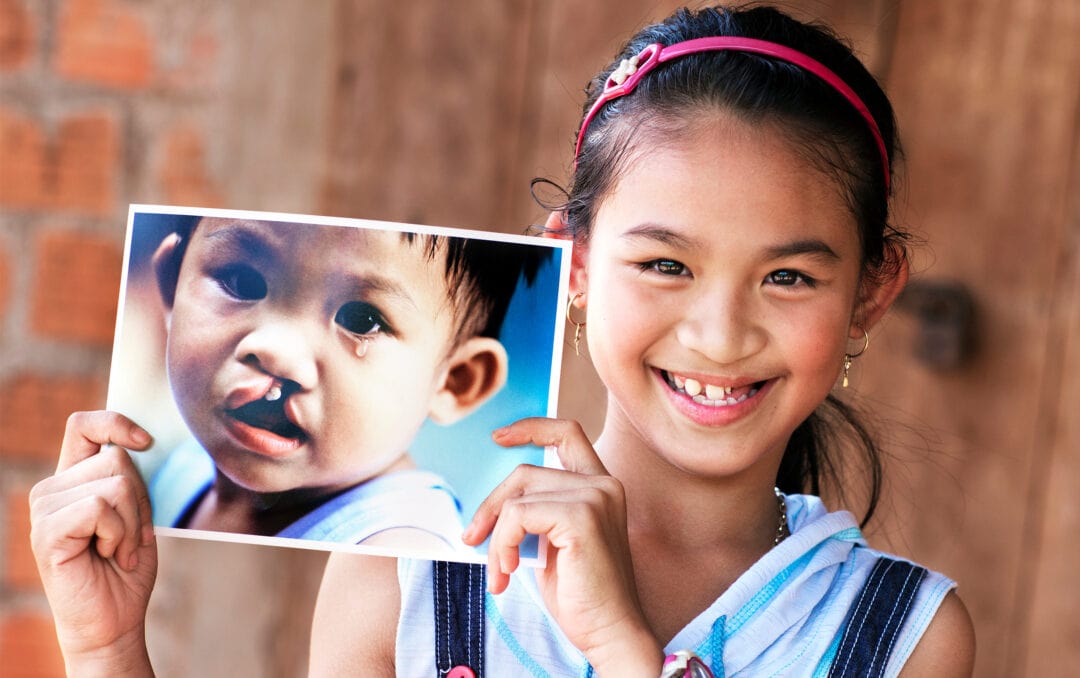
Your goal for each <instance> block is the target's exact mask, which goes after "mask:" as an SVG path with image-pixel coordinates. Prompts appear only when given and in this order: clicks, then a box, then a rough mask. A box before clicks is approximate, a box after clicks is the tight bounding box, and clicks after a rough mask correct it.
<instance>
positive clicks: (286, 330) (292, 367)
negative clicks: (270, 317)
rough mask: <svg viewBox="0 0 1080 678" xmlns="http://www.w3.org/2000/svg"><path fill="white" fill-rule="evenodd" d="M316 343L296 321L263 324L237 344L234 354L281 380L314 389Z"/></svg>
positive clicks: (246, 362)
mask: <svg viewBox="0 0 1080 678" xmlns="http://www.w3.org/2000/svg"><path fill="white" fill-rule="evenodd" d="M315 354H316V351H315V342H314V341H313V338H312V337H310V336H308V333H307V332H305V331H304V328H303V326H302V324H301V323H298V322H273V323H264V324H262V325H260V326H258V327H256V328H255V329H253V330H252V331H251V332H249V333H248V334H246V335H245V336H244V337H243V338H242V339H241V340H240V342H239V343H238V344H237V345H236V351H235V353H234V356H235V358H236V359H237V360H239V361H240V362H242V363H245V364H249V365H252V366H255V367H257V368H258V369H260V370H262V371H264V372H266V373H268V374H272V375H274V376H276V377H279V378H281V379H287V380H289V381H293V382H296V383H297V384H299V386H300V388H302V389H310V388H313V387H314V385H315V382H316V380H317V377H318V367H317V365H316V355H315Z"/></svg>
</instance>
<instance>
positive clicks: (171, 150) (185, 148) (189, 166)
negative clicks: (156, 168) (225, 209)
mask: <svg viewBox="0 0 1080 678" xmlns="http://www.w3.org/2000/svg"><path fill="white" fill-rule="evenodd" d="M163 143H164V153H163V154H162V166H161V171H160V172H159V175H158V176H159V179H160V181H161V185H162V189H163V191H162V192H163V193H164V195H165V200H166V202H168V203H169V204H171V205H188V206H194V207H220V206H221V205H222V203H223V200H222V196H221V191H220V190H219V189H218V187H217V186H216V184H215V183H214V182H213V181H212V180H211V178H210V176H209V173H208V172H207V169H206V145H205V143H204V142H203V138H202V135H201V134H200V133H199V132H198V130H196V129H195V128H193V127H191V126H189V125H186V124H181V125H178V126H177V127H174V128H173V129H172V130H170V131H169V132H167V133H166V134H165V137H164V142H163Z"/></svg>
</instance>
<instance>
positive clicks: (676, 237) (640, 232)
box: [619, 223, 695, 249]
mask: <svg viewBox="0 0 1080 678" xmlns="http://www.w3.org/2000/svg"><path fill="white" fill-rule="evenodd" d="M619 237H621V238H626V239H627V240H633V239H637V238H644V239H646V240H654V241H656V242H658V243H661V244H663V245H668V246H670V247H676V248H679V249H692V248H693V247H694V244H695V243H694V241H693V240H692V239H690V238H687V237H686V236H684V235H682V234H681V233H676V232H675V231H673V230H672V229H670V228H668V227H666V226H661V225H659V224H653V223H644V224H640V225H638V226H635V227H633V228H631V229H630V230H628V231H626V232H625V233H623V234H622V235H621V236H619Z"/></svg>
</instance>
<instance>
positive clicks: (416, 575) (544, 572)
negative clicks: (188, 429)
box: [40, 7, 974, 678]
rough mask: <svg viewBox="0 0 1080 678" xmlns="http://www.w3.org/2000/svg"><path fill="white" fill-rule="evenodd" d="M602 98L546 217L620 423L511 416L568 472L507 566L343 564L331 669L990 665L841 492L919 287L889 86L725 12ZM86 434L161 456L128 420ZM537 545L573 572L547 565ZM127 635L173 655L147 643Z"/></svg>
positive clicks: (769, 672) (752, 672) (928, 577)
mask: <svg viewBox="0 0 1080 678" xmlns="http://www.w3.org/2000/svg"><path fill="white" fill-rule="evenodd" d="M584 111H585V115H584V118H583V121H582V124H581V126H580V133H579V138H578V147H577V153H576V158H575V170H574V174H573V177H572V179H571V183H570V188H569V191H568V195H567V197H566V201H565V203H564V204H561V205H557V206H555V209H554V211H553V213H552V215H551V216H550V218H549V219H548V222H547V227H546V231H547V233H548V235H550V236H553V237H565V238H573V240H574V242H575V254H574V269H573V272H572V276H571V278H572V279H571V287H572V290H571V293H572V295H573V296H572V316H571V321H572V322H574V323H575V324H576V325H578V326H579V329H581V330H582V334H583V335H584V336H583V338H584V339H585V340H587V342H588V347H589V353H590V355H591V357H592V360H593V362H594V364H595V366H596V369H597V372H598V373H599V375H600V378H601V379H602V380H603V382H604V384H605V386H606V387H607V389H608V399H607V410H606V416H605V420H604V427H603V433H602V434H601V435H600V436H599V437H598V438H597V439H596V440H595V441H590V440H588V438H587V437H586V436H585V435H584V433H583V432H582V430H581V428H580V427H579V426H578V425H577V424H575V423H574V422H572V421H562V420H544V419H529V420H523V421H519V422H516V423H514V424H511V425H510V426H507V427H505V428H502V429H499V430H497V431H495V432H494V434H493V435H494V439H495V440H496V441H497V442H499V443H500V444H502V445H506V446H515V445H522V444H527V443H534V444H540V445H554V446H556V447H557V449H558V454H559V458H560V459H561V461H562V465H563V467H564V468H563V469H550V468H548V469H545V468H535V467H521V468H519V469H517V470H516V471H515V472H514V473H513V474H512V475H511V476H510V477H509V478H507V479H506V481H505V482H504V483H502V484H501V485H500V486H499V487H498V488H497V489H496V490H495V491H494V492H493V493H492V494H491V495H490V496H489V497H488V498H487V500H486V501H485V502H484V503H483V504H482V505H481V507H480V509H479V510H478V511H477V513H476V514H475V516H474V517H473V519H472V522H471V524H470V525H469V527H468V528H467V529H466V532H465V536H464V539H465V541H466V542H467V543H469V544H477V543H480V542H482V541H483V540H484V539H485V538H490V540H491V541H490V546H489V550H488V557H489V562H488V565H487V567H486V568H483V567H481V566H464V565H462V566H451V565H447V564H438V563H437V564H434V566H433V565H432V564H431V563H426V562H419V561H408V560H402V561H400V562H397V563H395V561H393V560H389V559H385V558H373V557H359V556H351V555H349V556H346V555H338V554H335V555H333V556H332V557H331V560H330V563H329V565H328V568H327V571H326V574H325V576H324V580H323V589H322V591H321V592H320V598H319V603H318V606H317V610H316V618H315V623H314V628H313V637H312V655H311V656H312V672H313V673H314V674H317V675H353V674H363V675H406V676H436V675H440V676H441V675H452V676H455V677H458V678H460V677H463V676H482V675H484V672H485V671H486V672H487V673H488V674H489V675H497V676H518V675H532V676H589V675H599V676H618V677H626V676H643V677H648V678H655V677H656V676H661V675H662V676H676V675H678V676H683V675H685V676H704V675H715V676H879V675H884V676H897V675H903V676H922V675H933V676H966V675H970V673H971V670H972V661H973V653H974V638H973V635H972V627H971V622H970V619H969V618H968V615H967V612H966V610H965V608H964V606H963V604H962V603H961V601H960V599H959V598H958V597H957V596H956V594H955V593H954V592H953V588H954V587H955V584H954V583H953V582H952V581H951V580H949V579H948V578H947V577H945V576H943V575H941V574H938V573H935V572H931V571H928V570H926V569H924V568H922V567H919V566H917V565H915V564H913V563H910V562H908V561H906V560H902V559H899V558H896V557H894V556H889V555H888V554H884V553H881V552H878V551H876V550H874V549H872V548H871V547H869V546H868V544H867V543H866V541H865V539H864V538H863V536H862V534H861V533H860V530H859V522H858V521H857V520H856V519H855V518H854V517H853V516H852V515H851V514H850V513H847V512H845V511H837V512H830V511H829V510H827V509H826V508H825V506H824V504H823V503H822V501H821V500H820V499H819V498H818V497H817V496H815V495H816V494H817V492H818V490H819V488H820V487H821V485H822V484H823V483H825V482H829V481H830V480H832V478H831V477H830V475H829V474H828V473H827V472H826V471H827V470H829V469H830V468H836V467H839V466H844V465H848V464H850V463H853V462H852V461H851V460H849V459H848V458H847V457H846V456H844V455H845V454H847V450H848V448H850V447H851V445H850V442H851V440H854V441H855V442H856V443H861V444H862V447H863V449H862V452H863V453H864V454H865V455H866V458H867V459H869V463H870V464H871V466H876V464H877V456H876V455H877V451H876V448H875V447H874V445H873V443H872V442H871V441H869V440H868V439H867V437H866V436H865V432H864V429H863V428H862V427H861V426H859V425H858V424H857V422H855V421H854V419H853V418H852V417H851V416H850V413H849V412H848V410H847V409H846V408H845V407H844V406H843V405H841V404H840V402H839V401H838V400H836V399H835V398H834V397H833V396H832V395H831V393H832V392H833V390H834V389H836V388H842V386H841V385H840V384H842V383H843V382H844V381H846V376H847V372H848V370H849V369H850V368H851V366H852V363H853V360H854V358H856V357H857V356H858V355H859V354H861V353H862V351H863V350H866V348H867V347H868V345H869V343H870V333H871V331H872V330H873V328H874V327H875V325H876V324H877V322H878V321H879V320H880V319H881V317H882V315H883V314H884V313H885V312H886V310H887V309H888V308H889V306H890V304H891V303H892V302H893V300H894V299H895V298H896V296H897V295H898V294H899V292H900V291H901V289H902V288H903V286H904V283H905V282H906V279H907V271H908V266H907V259H906V253H905V250H904V246H903V237H902V236H901V234H899V233H897V232H896V231H895V230H894V229H893V228H892V227H891V226H890V225H889V222H888V216H889V202H890V196H891V190H890V183H891V177H892V173H893V159H894V158H895V157H896V154H897V149H896V141H895V129H894V124H893V113H892V109H891V106H890V105H889V102H888V100H887V98H886V97H885V95H884V93H883V92H882V91H881V89H880V87H879V86H878V85H877V83H876V82H875V81H874V79H873V77H872V76H871V75H870V74H869V73H868V72H867V71H866V69H865V68H864V67H863V66H862V65H861V64H860V63H859V62H858V60H857V59H856V58H855V57H854V56H853V55H852V53H851V51H850V49H848V48H847V47H846V46H845V45H844V44H842V43H841V42H840V41H839V40H838V39H837V38H836V37H835V36H833V35H832V34H831V33H829V32H827V31H825V30H823V29H820V28H818V27H814V26H808V25H805V24H802V23H799V22H796V21H794V20H792V19H790V18H789V17H787V16H785V15H784V14H782V13H780V12H777V11H775V10H773V9H769V8H765V7H755V8H752V9H737V10H736V9H727V8H715V9H705V10H701V11H698V12H690V11H680V12H679V13H677V14H676V15H674V16H673V17H671V18H669V19H668V20H666V21H664V22H663V23H661V24H658V25H655V26H650V27H648V28H646V29H644V30H643V31H642V32H640V33H639V34H638V35H636V36H635V37H634V38H632V39H631V40H630V41H629V42H628V43H627V44H626V45H625V47H624V48H623V49H622V50H621V52H620V53H619V55H618V56H617V57H616V59H615V60H614V61H613V62H612V64H611V65H610V66H609V67H608V68H606V69H604V70H603V71H602V72H601V73H600V74H599V75H598V76H597V77H596V79H595V80H593V82H592V83H591V86H590V88H589V95H588V100H587V101H586V103H585V108H584ZM838 382H840V384H838ZM75 429H76V430H75V431H74V433H75V434H79V435H81V436H82V437H84V438H90V439H91V440H98V441H100V440H105V439H112V440H114V441H117V442H121V443H124V444H134V443H139V441H138V440H137V439H135V438H134V437H132V434H130V433H129V432H128V430H127V429H126V428H123V427H122V426H120V425H119V424H118V423H115V422H114V423H113V424H112V426H111V427H107V426H104V425H102V426H99V427H97V428H95V427H92V426H89V425H83V426H82V427H79V426H76V427H75ZM876 482H877V481H876V479H875V484H874V485H873V487H872V488H871V492H870V496H871V497H876V496H877V492H878V487H877V484H876ZM131 503H132V504H134V502H133V501H132V502H131ZM872 510H873V505H871V507H870V512H872ZM139 515H141V514H139ZM868 517H869V515H868V516H867V518H868ZM132 522H134V524H135V525H137V524H138V523H137V521H132ZM125 534H132V535H137V534H138V533H137V531H136V530H135V529H134V528H132V529H130V530H129V532H127V533H125ZM527 534H543V535H546V536H547V538H548V541H549V545H550V549H549V553H548V562H547V565H546V567H545V568H543V569H539V570H536V571H531V570H530V571H524V572H517V569H518V546H519V544H520V543H521V542H522V540H523V539H524V538H525V536H526V535H527ZM59 535H60V533H59V531H58V528H54V529H53V530H52V531H51V532H50V534H49V535H47V536H42V537H41V539H40V541H41V542H42V543H49V542H50V540H58V539H59ZM142 548H143V549H145V550H146V551H152V547H151V546H150V545H149V544H147V545H145V546H143V547H142ZM100 551H101V549H100V548H99V552H100ZM101 555H105V556H108V555H111V552H106V553H101ZM43 569H44V568H43ZM358 582H363V585H362V586H361V585H357V584H358ZM373 582H374V583H375V585H373V584H372V583H373ZM47 584H48V580H47ZM485 588H486V589H487V592H486V593H485ZM60 602H61V603H66V604H69V605H70V602H69V601H66V600H61V601H60ZM54 605H55V603H54ZM132 618H134V616H133V617H132ZM95 628H98V629H99V630H100V628H99V627H95ZM138 630H141V627H139V629H138ZM63 638H64V635H62V642H63ZM105 638H106V640H108V641H109V642H107V643H104V644H101V643H99V644H97V645H96V646H94V648H95V649H96V650H97V651H99V652H104V653H105V654H106V655H108V656H109V657H111V658H114V659H115V658H119V660H123V661H125V662H127V663H126V664H125V665H126V666H136V667H137V668H139V669H140V670H146V669H147V668H148V664H147V663H145V660H144V657H145V654H144V651H143V649H142V647H143V646H142V643H141V638H140V637H139V635H138V633H137V632H135V631H132V632H130V633H126V634H121V635H117V634H113V635H111V636H110V635H108V634H105ZM102 648H104V649H102ZM114 665H115V662H114Z"/></svg>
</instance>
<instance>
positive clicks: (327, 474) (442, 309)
mask: <svg viewBox="0 0 1080 678" xmlns="http://www.w3.org/2000/svg"><path fill="white" fill-rule="evenodd" d="M442 256H443V255H442V254H441V253H440V254H439V255H437V256H436V257H434V259H429V258H428V256H427V255H426V254H425V252H424V249H423V244H422V241H420V240H417V241H415V242H414V243H412V244H410V243H408V242H406V241H405V240H404V239H403V238H402V236H401V234H399V233H394V232H388V231H371V230H363V229H353V228H335V227H329V226H305V225H302V224H275V223H267V222H249V221H233V220H217V219H204V220H203V221H202V222H201V223H200V224H199V226H198V228H196V229H195V232H194V234H193V236H192V239H191V242H190V243H189V244H188V247H187V251H186V253H185V255H184V259H183V264H182V265H181V269H180V274H179V279H178V283H177V288H176V296H175V301H174V304H173V308H172V312H171V315H170V326H169V342H168V357H167V360H168V372H169V379H170V382H171V385H172V389H173V392H174V394H175V396H176V401H177V404H178V406H179V408H180V412H181V414H182V415H183V417H184V420H185V421H186V422H187V424H188V426H189V427H190V429H191V431H192V432H193V433H194V435H195V437H196V438H197V439H198V440H199V441H200V442H201V443H202V444H203V446H204V447H205V448H206V450H207V451H208V452H209V453H210V455H211V456H212V457H213V458H214V462H215V463H216V464H217V467H218V469H219V471H220V472H222V473H224V474H225V475H226V476H227V477H228V478H229V479H230V480H232V481H233V482H235V483H237V484H239V485H241V486H243V487H246V488H248V489H250V490H253V491H258V492H280V491H285V490H290V489H297V488H312V489H321V490H332V489H336V488H341V487H346V486H349V485H352V484H355V483H357V482H360V481H363V480H366V479H367V478H370V477H372V476H374V475H377V474H378V473H380V472H381V471H382V470H384V469H385V468H386V467H387V466H388V465H389V464H391V463H393V462H394V461H396V460H397V459H399V458H400V457H401V455H402V454H403V453H404V452H405V451H407V449H408V446H409V444H410V443H411V441H412V439H413V437H414V436H415V434H416V432H417V430H418V429H419V427H420V426H421V424H422V423H423V422H424V420H425V418H426V417H427V414H428V409H429V406H430V403H431V401H432V398H433V396H434V394H435V392H436V391H437V390H438V386H439V384H440V383H441V382H442V379H443V377H444V376H445V372H446V369H447V357H448V353H449V351H450V337H451V335H452V330H453V329H454V320H453V315H454V314H453V311H452V309H451V307H450V304H449V301H448V294H447V288H446V281H445V276H444V262H443V259H442Z"/></svg>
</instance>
